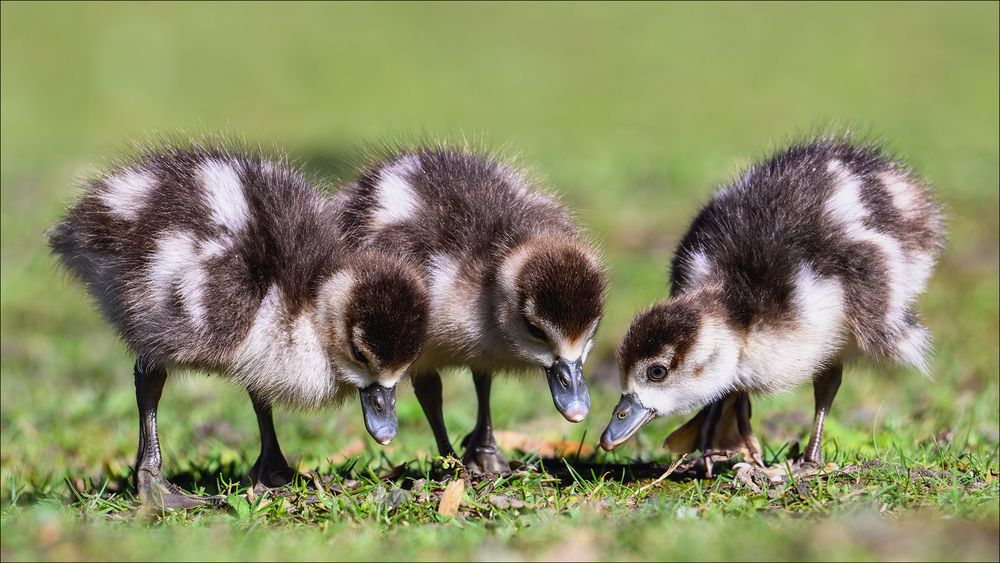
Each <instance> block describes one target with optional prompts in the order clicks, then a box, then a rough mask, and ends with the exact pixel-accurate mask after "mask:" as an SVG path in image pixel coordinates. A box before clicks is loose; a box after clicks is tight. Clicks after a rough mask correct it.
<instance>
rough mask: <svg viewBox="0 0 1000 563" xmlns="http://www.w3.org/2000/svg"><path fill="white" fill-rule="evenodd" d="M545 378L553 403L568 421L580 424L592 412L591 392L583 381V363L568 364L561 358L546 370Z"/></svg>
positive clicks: (579, 361)
mask: <svg viewBox="0 0 1000 563" xmlns="http://www.w3.org/2000/svg"><path fill="white" fill-rule="evenodd" d="M545 378H546V379H548V381H549V390H550V391H552V402H553V403H555V405H556V409H558V410H559V412H560V413H562V415H563V416H564V417H566V420H568V421H570V422H580V421H581V420H583V418H584V417H585V416H587V413H588V412H590V392H589V391H587V382H586V381H584V380H583V361H582V360H580V359H578V360H576V361H575V362H567V361H566V360H564V359H562V358H559V359H558V360H556V361H555V363H554V364H552V365H551V366H549V367H547V368H545Z"/></svg>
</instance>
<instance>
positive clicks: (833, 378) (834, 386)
mask: <svg viewBox="0 0 1000 563" xmlns="http://www.w3.org/2000/svg"><path fill="white" fill-rule="evenodd" d="M843 373H844V366H843V364H836V365H834V366H831V367H830V368H827V369H826V370H825V371H823V372H822V373H821V374H820V375H819V377H817V378H816V379H815V380H814V381H813V396H814V397H815V399H816V415H815V417H814V419H813V428H812V436H810V437H809V445H807V446H806V451H805V454H804V455H803V456H802V464H803V465H811V466H813V467H822V466H823V426H824V424H825V422H826V415H827V413H829V412H830V406H831V405H832V404H833V398H834V397H836V396H837V390H838V389H840V380H841V377H842V376H843Z"/></svg>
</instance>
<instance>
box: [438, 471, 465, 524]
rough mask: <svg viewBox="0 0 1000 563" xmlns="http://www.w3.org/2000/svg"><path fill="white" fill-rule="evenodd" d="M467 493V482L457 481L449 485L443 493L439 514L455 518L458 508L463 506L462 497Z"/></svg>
mask: <svg viewBox="0 0 1000 563" xmlns="http://www.w3.org/2000/svg"><path fill="white" fill-rule="evenodd" d="M464 493H465V480H464V479H455V480H454V481H452V482H450V483H448V486H447V487H445V488H444V492H443V493H441V502H440V504H438V512H439V513H440V514H443V515H445V516H455V514H457V513H458V507H459V506H461V505H462V495H463V494H464Z"/></svg>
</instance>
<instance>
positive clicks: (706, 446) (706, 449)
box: [698, 398, 726, 479]
mask: <svg viewBox="0 0 1000 563" xmlns="http://www.w3.org/2000/svg"><path fill="white" fill-rule="evenodd" d="M725 401H726V399H725V398H723V399H719V400H718V401H716V402H714V403H712V404H711V405H708V406H707V407H705V409H707V410H708V415H707V417H706V418H705V424H702V426H701V428H700V430H699V433H698V449H699V450H701V461H702V463H703V464H704V465H705V477H707V478H709V479H711V478H712V466H713V465H714V462H713V461H712V442H714V441H715V431H716V428H718V426H719V418H720V417H721V416H722V412H723V410H724V409H723V404H724V403H725Z"/></svg>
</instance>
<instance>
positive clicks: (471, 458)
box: [462, 371, 510, 473]
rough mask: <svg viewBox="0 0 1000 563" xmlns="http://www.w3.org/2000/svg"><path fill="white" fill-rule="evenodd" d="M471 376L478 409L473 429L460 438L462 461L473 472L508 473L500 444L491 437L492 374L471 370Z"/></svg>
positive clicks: (508, 465)
mask: <svg viewBox="0 0 1000 563" xmlns="http://www.w3.org/2000/svg"><path fill="white" fill-rule="evenodd" d="M472 378H473V381H474V382H475V384H476V398H477V399H478V401H479V410H478V415H477V417H476V427H475V429H473V430H472V432H471V433H470V434H469V435H468V436H466V437H465V439H464V440H462V445H463V446H465V455H463V456H462V462H463V463H464V464H465V467H466V469H468V470H469V471H471V472H473V473H509V472H510V462H509V461H507V458H506V457H504V455H503V453H501V452H500V446H498V445H497V442H496V438H494V437H493V422H492V420H491V416H490V387H491V384H492V382H493V376H492V374H490V373H482V372H477V371H473V372H472Z"/></svg>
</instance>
